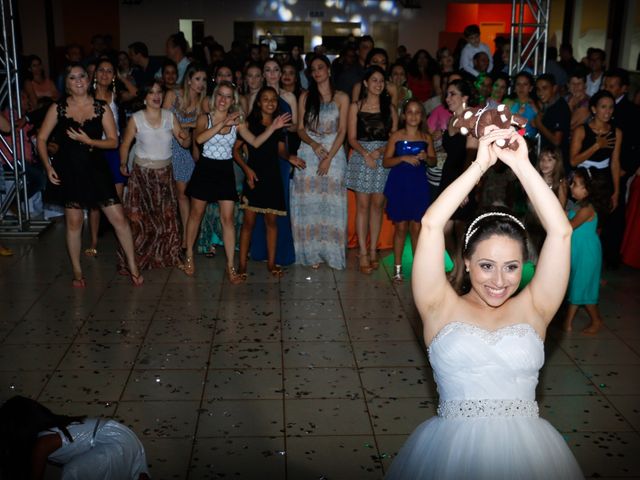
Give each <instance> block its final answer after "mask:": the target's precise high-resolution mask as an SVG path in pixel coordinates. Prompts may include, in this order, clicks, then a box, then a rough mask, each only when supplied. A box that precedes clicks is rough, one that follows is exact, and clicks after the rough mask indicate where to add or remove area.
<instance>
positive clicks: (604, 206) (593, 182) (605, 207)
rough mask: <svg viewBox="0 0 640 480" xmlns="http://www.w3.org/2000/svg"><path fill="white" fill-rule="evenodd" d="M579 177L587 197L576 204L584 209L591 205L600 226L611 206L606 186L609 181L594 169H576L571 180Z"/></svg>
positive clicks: (607, 186) (609, 191)
mask: <svg viewBox="0 0 640 480" xmlns="http://www.w3.org/2000/svg"><path fill="white" fill-rule="evenodd" d="M576 177H580V178H581V179H582V183H583V184H584V188H585V189H586V190H587V193H588V194H589V196H588V197H587V198H585V199H584V200H581V201H580V202H578V205H579V206H581V207H584V206H586V205H588V204H591V206H592V207H593V209H594V210H595V211H596V213H597V214H598V224H599V225H602V221H603V220H604V218H605V217H606V216H607V215H608V214H609V209H610V206H611V188H610V187H609V185H608V182H609V180H608V179H607V178H606V176H605V175H602V174H600V173H599V172H597V171H596V169H594V168H584V167H580V168H576V171H575V172H574V173H573V178H576Z"/></svg>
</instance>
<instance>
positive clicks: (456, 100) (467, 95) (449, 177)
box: [440, 80, 478, 252]
mask: <svg viewBox="0 0 640 480" xmlns="http://www.w3.org/2000/svg"><path fill="white" fill-rule="evenodd" d="M473 97H474V92H473V90H472V87H471V85H470V84H469V83H468V82H467V81H465V80H453V81H452V82H449V85H447V94H446V97H445V102H446V104H447V107H448V108H449V110H450V111H451V113H453V116H452V117H451V118H450V119H449V125H448V127H447V130H445V131H444V133H443V134H442V147H443V148H444V150H445V152H447V159H446V160H445V162H444V165H443V166H442V177H441V178H440V192H443V191H444V190H445V189H446V188H447V187H448V186H449V185H450V184H451V183H453V182H454V181H455V179H456V178H458V177H459V176H460V175H462V172H464V171H465V169H466V168H467V166H468V165H469V158H474V157H475V150H477V148H478V141H477V140H476V139H475V138H473V137H472V136H471V135H468V136H464V135H462V134H461V133H460V129H459V128H456V127H454V125H453V120H454V119H455V118H456V115H460V114H461V113H462V111H463V110H464V109H465V108H466V107H467V106H469V105H470V104H471V103H473V101H474V98H473ZM470 151H471V153H470ZM475 209H476V201H475V193H474V192H471V193H470V194H469V195H468V196H467V198H466V199H465V201H464V202H462V204H460V206H459V207H458V209H456V211H455V213H454V214H453V215H452V216H451V219H450V220H449V221H448V222H447V226H446V228H445V238H446V239H447V251H449V252H457V251H458V248H457V244H456V239H459V238H462V231H463V228H464V224H465V223H466V222H467V221H468V220H469V218H470V217H471V216H472V215H473V213H474V211H475Z"/></svg>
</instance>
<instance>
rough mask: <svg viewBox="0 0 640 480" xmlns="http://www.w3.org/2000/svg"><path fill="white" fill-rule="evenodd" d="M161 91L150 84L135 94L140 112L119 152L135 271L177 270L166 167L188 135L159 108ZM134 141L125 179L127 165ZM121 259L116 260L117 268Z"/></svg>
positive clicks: (174, 214)
mask: <svg viewBox="0 0 640 480" xmlns="http://www.w3.org/2000/svg"><path fill="white" fill-rule="evenodd" d="M162 94H163V90H162V86H161V85H160V82H159V81H157V80H154V81H152V82H149V83H148V84H146V85H145V86H144V87H143V88H142V91H141V96H142V98H144V103H145V108H144V109H143V110H139V111H137V112H136V113H134V114H133V116H132V117H131V118H130V119H129V123H128V124H127V129H126V131H125V133H124V136H123V139H122V145H121V146H120V158H121V159H122V160H121V162H120V171H121V173H122V174H123V175H124V176H127V177H128V176H129V175H130V178H129V183H128V188H127V192H126V194H125V197H124V208H125V213H126V215H127V217H128V218H129V222H130V223H131V231H132V233H133V242H134V247H135V252H136V257H137V259H138V265H139V266H140V269H149V268H163V267H171V266H177V265H179V263H180V262H179V256H180V234H179V230H178V207H177V200H176V187H175V181H174V177H173V166H172V140H173V139H174V138H175V139H176V140H177V141H178V142H179V143H180V145H182V146H183V147H185V148H187V147H189V145H190V143H191V140H190V136H189V134H188V133H187V132H186V131H185V130H183V129H182V128H181V127H180V123H179V122H178V120H177V119H176V117H175V115H174V114H173V113H172V112H170V111H169V110H166V109H163V108H162ZM134 138H135V140H136V155H135V158H134V167H133V171H132V172H131V174H129V172H128V169H127V159H128V158H129V149H130V148H131V143H132V142H133V140H134ZM122 262H123V257H122V255H120V263H121V264H122Z"/></svg>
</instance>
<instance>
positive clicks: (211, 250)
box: [204, 245, 216, 258]
mask: <svg viewBox="0 0 640 480" xmlns="http://www.w3.org/2000/svg"><path fill="white" fill-rule="evenodd" d="M204 256H205V257H207V258H213V257H215V256H216V247H215V245H211V246H210V247H209V249H208V250H207V251H206V252H205V253H204Z"/></svg>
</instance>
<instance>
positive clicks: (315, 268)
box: [311, 263, 320, 270]
mask: <svg viewBox="0 0 640 480" xmlns="http://www.w3.org/2000/svg"><path fill="white" fill-rule="evenodd" d="M311 268H313V269H314V270H318V269H319V268H320V264H319V263H314V264H313V265H311Z"/></svg>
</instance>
